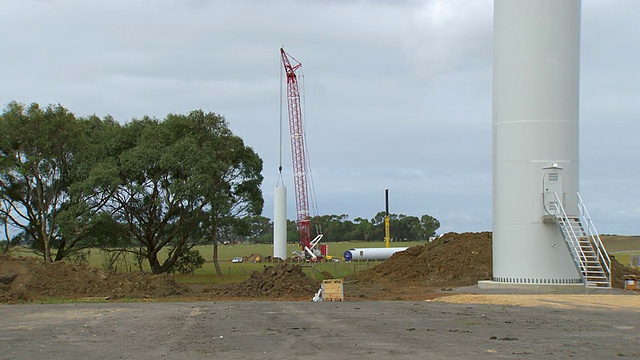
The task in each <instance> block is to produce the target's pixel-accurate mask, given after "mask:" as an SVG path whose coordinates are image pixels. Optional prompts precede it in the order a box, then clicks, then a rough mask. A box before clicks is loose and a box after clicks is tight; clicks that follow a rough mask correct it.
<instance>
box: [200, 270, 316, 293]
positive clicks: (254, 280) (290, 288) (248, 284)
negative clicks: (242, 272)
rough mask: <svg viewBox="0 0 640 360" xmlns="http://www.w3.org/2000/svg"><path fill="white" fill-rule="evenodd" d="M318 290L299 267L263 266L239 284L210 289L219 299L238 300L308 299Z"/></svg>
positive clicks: (313, 281)
mask: <svg viewBox="0 0 640 360" xmlns="http://www.w3.org/2000/svg"><path fill="white" fill-rule="evenodd" d="M318 289H320V283H319V282H318V281H316V280H314V279H311V278H310V277H308V276H307V275H306V274H305V273H304V272H302V267H301V266H300V265H290V264H284V265H277V266H265V267H264V270H263V271H262V272H261V273H260V272H258V271H254V272H252V273H251V277H250V278H249V279H248V280H247V281H245V282H242V283H240V284H230V285H227V286H224V287H220V288H213V289H210V292H211V293H213V294H214V295H217V296H220V297H239V298H298V297H305V298H310V297H312V296H313V295H314V293H316V292H317V291H318Z"/></svg>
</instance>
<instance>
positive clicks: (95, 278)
mask: <svg viewBox="0 0 640 360" xmlns="http://www.w3.org/2000/svg"><path fill="white" fill-rule="evenodd" d="M185 291H186V289H185V287H183V286H182V285H179V284H177V283H176V282H175V280H174V279H173V277H172V276H171V275H152V274H148V273H140V272H136V273H127V274H122V273H113V272H105V271H101V270H99V269H95V268H91V267H89V266H87V265H84V264H72V263H67V262H56V263H47V262H45V261H43V260H40V259H36V258H22V257H19V258H14V257H10V256H4V255H0V302H23V301H33V300H38V299H43V298H85V297H108V298H111V299H113V298H122V297H128V298H145V297H154V298H155V297H168V296H174V295H180V294H182V293H184V292H185Z"/></svg>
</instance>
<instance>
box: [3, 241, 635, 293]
mask: <svg viewBox="0 0 640 360" xmlns="http://www.w3.org/2000/svg"><path fill="white" fill-rule="evenodd" d="M602 241H603V243H604V244H605V247H606V249H607V251H608V252H609V254H610V255H612V256H615V258H616V259H617V260H618V261H619V262H620V263H621V264H623V265H626V266H629V258H630V256H631V255H636V254H640V236H613V235H604V236H602ZM424 243H425V242H418V241H414V242H399V243H392V244H391V246H392V247H411V246H415V245H421V244H424ZM327 246H328V253H329V255H331V256H333V257H334V258H338V259H340V260H342V257H343V254H344V252H345V251H346V250H348V249H351V248H372V247H384V243H383V242H364V241H349V242H340V243H329V244H328V245H327ZM195 249H196V250H198V251H199V252H200V254H201V255H202V256H203V257H204V258H205V260H206V262H205V264H204V266H203V267H202V268H200V269H197V270H196V271H195V274H193V275H182V274H176V279H177V280H178V281H179V282H181V283H186V284H213V283H215V284H220V283H235V282H241V281H244V280H246V279H248V278H249V276H250V275H251V273H252V272H253V271H262V269H263V268H264V267H265V266H272V265H274V263H261V262H256V263H253V262H247V261H245V262H242V263H232V262H231V259H233V258H234V257H244V258H248V257H250V256H252V255H254V254H259V255H261V256H262V257H265V256H269V255H272V254H273V245H271V244H234V245H219V246H218V262H219V264H220V270H221V272H222V275H217V274H216V271H215V268H214V264H213V246H212V245H204V246H197V247H195ZM299 250H300V247H299V246H298V245H296V244H288V245H287V253H288V254H292V252H293V251H299ZM12 252H13V254H14V255H18V256H20V255H22V256H34V255H33V253H30V252H28V251H26V250H21V249H19V248H16V249H14V250H13V251H12ZM163 255H164V256H166V251H165V252H163V253H161V258H162V256H163ZM85 256H86V261H87V262H88V263H89V265H90V266H92V267H95V268H98V269H105V260H106V259H107V254H106V253H105V252H102V251H100V250H97V249H92V250H88V251H86V252H85ZM378 263H379V262H375V261H370V262H349V263H345V262H344V261H339V262H321V263H314V264H311V263H304V262H303V263H300V264H301V265H302V266H303V270H304V272H305V273H306V274H307V275H309V276H311V277H314V278H316V279H318V280H321V279H322V278H323V277H322V275H321V274H320V273H321V272H322V271H326V272H328V273H330V274H331V275H332V276H333V277H335V278H342V277H345V276H349V275H352V274H354V273H355V274H356V276H357V272H358V271H363V270H365V269H367V268H369V267H371V266H375V265H376V264H378ZM116 266H117V271H122V272H127V271H137V267H136V265H135V262H134V261H133V257H132V256H130V255H129V256H127V257H126V258H124V259H120V260H119V261H118V262H117V263H116ZM143 268H144V269H145V270H146V271H149V267H148V265H146V264H145V265H144V266H143Z"/></svg>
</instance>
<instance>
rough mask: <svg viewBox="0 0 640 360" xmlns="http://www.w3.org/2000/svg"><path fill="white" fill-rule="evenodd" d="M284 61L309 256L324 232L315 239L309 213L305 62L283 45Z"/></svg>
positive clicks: (301, 226)
mask: <svg viewBox="0 0 640 360" xmlns="http://www.w3.org/2000/svg"><path fill="white" fill-rule="evenodd" d="M280 55H281V56H282V65H283V66H284V70H285V74H286V77H287V109H288V112H289V134H290V135H291V159H292V162H293V182H294V191H295V198H296V214H297V224H298V232H299V233H300V246H301V247H302V249H303V250H304V252H305V255H307V254H308V256H307V257H311V258H313V259H315V258H316V255H315V254H314V253H313V251H312V250H313V248H314V246H315V245H316V244H317V243H318V242H319V241H320V238H322V235H318V236H317V237H316V238H315V239H313V241H311V218H310V216H309V195H308V194H309V186H308V181H307V163H306V159H307V158H306V154H305V143H304V142H305V133H304V129H303V128H302V107H301V104H300V91H299V89H298V75H297V72H298V70H300V68H301V66H302V64H301V63H300V62H299V61H298V60H296V59H294V58H293V57H292V56H291V55H289V54H287V53H286V52H285V51H284V49H282V48H281V49H280Z"/></svg>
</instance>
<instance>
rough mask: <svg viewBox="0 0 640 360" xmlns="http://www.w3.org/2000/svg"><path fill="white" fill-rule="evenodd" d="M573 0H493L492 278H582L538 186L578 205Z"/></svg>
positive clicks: (576, 0) (570, 207)
mask: <svg viewBox="0 0 640 360" xmlns="http://www.w3.org/2000/svg"><path fill="white" fill-rule="evenodd" d="M580 6H581V4H580V0H562V1H558V0H518V1H515V0H495V2H494V29H493V30H494V35H493V37H494V39H493V40H494V41H493V281H496V282H503V283H517V284H573V283H581V278H580V275H579V273H578V271H577V269H576V266H575V264H574V262H573V260H572V259H571V256H570V253H569V251H568V249H567V247H566V245H565V244H564V240H563V238H562V234H561V232H560V230H559V228H558V226H557V225H556V224H555V223H553V222H544V221H543V219H544V218H545V216H544V215H545V213H546V212H545V207H544V202H545V201H547V202H548V201H552V198H551V197H549V196H547V195H545V191H546V192H547V193H551V194H553V192H557V193H558V196H559V197H560V198H561V201H562V202H563V205H564V208H565V209H566V211H567V212H568V213H569V214H571V213H575V212H576V209H577V197H576V196H577V195H576V194H577V193H578V184H579V181H578V178H579V177H578V115H579V114H578V107H579V99H578V97H579V91H578V90H579V72H580V67H579V65H580Z"/></svg>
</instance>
